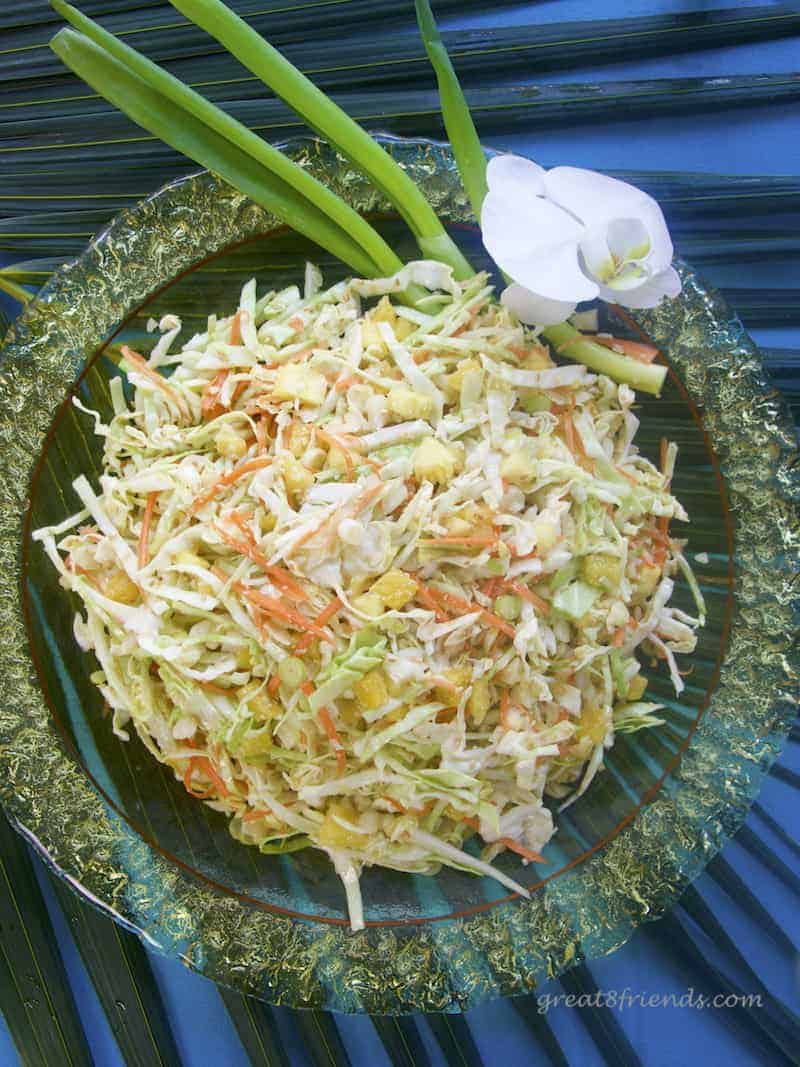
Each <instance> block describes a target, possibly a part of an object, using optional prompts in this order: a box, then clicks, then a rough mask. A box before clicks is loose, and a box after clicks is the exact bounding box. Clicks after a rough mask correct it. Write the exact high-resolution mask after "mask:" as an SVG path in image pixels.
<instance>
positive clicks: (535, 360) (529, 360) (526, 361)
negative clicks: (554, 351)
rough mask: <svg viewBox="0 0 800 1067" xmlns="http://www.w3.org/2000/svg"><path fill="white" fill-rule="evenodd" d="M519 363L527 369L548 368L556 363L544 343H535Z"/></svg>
mask: <svg viewBox="0 0 800 1067" xmlns="http://www.w3.org/2000/svg"><path fill="white" fill-rule="evenodd" d="M519 365H520V367H524V368H525V370H548V369H549V368H550V367H552V366H553V365H554V364H553V361H552V359H551V358H550V353H549V352H548V351H547V349H546V348H544V347H543V346H542V345H534V346H533V347H532V348H529V349H528V350H527V352H526V353H525V355H524V356H523V358H522V359H521V360H520V361H519Z"/></svg>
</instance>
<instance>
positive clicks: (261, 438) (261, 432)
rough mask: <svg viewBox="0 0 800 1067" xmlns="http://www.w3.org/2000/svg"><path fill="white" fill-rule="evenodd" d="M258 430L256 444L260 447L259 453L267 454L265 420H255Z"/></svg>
mask: <svg viewBox="0 0 800 1067" xmlns="http://www.w3.org/2000/svg"><path fill="white" fill-rule="evenodd" d="M254 425H255V430H256V444H257V445H258V451H259V452H266V450H267V425H266V423H265V421H264V418H263V417H262V418H260V419H255V420H254Z"/></svg>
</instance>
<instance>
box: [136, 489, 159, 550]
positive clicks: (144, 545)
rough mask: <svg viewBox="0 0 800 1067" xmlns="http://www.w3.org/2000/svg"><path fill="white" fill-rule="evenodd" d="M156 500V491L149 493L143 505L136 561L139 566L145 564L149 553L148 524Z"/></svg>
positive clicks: (150, 520)
mask: <svg viewBox="0 0 800 1067" xmlns="http://www.w3.org/2000/svg"><path fill="white" fill-rule="evenodd" d="M156 500H158V493H157V492H154V493H149V494H148V496H147V503H146V504H145V506H144V515H143V516H142V529H141V532H140V533H139V559H138V563H139V566H140V567H145V566H147V560H148V558H149V555H150V525H151V523H152V521H153V510H154V508H155V506H156Z"/></svg>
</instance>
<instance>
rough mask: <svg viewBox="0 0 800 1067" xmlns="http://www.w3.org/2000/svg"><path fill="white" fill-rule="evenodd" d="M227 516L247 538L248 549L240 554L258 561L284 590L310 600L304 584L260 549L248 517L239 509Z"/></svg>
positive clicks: (218, 530) (299, 597)
mask: <svg viewBox="0 0 800 1067" xmlns="http://www.w3.org/2000/svg"><path fill="white" fill-rule="evenodd" d="M225 517H226V518H227V519H228V520H229V521H230V522H233V523H235V524H236V525H237V526H238V527H239V529H240V530H241V531H242V533H243V534H244V536H245V538H246V540H247V545H246V547H247V551H241V552H240V555H243V556H247V557H248V558H249V559H252V560H253V562H254V563H258V564H259V566H260V567H261V569H262V570H263V571H264V573H265V574H266V575H267V576H268V577H270V578H271V579H272V580H273V582H274V583H275V585H277V586H278V588H279V589H281V591H282V592H284V593H288V594H289V595H291V596H293V597H294V598H295V599H296V600H301V601H302V600H308V593H307V592H306V591H305V589H303V587H302V585H300V583H299V582H298V581H296V579H295V578H294V576H293V575H291V574H290V573H289V571H287V570H286V569H285V568H284V567H280V566H278V565H277V564H275V563H270V562H269V561H268V559H267V558H266V556H265V555H264V554H263V552H260V551H259V549H258V545H257V544H256V542H255V538H254V537H253V531H252V530H251V529H250V526H249V524H248V522H247V518H246V517H245V516H244V515H242V514H241V512H238V511H229V512H228V514H227V515H226V516H225ZM215 529H216V530H217V532H218V533H219V534H220V536H221V537H224V538H225V539H226V541H227V543H228V544H231V545H232V546H233V547H236V545H235V544H234V541H233V539H230V540H228V536H227V535H226V534H225V533H224V531H223V530H221V529H220V528H219V527H218V526H217V527H215ZM241 548H242V549H244V548H245V546H244V545H242V546H241Z"/></svg>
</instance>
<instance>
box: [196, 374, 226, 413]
mask: <svg viewBox="0 0 800 1067" xmlns="http://www.w3.org/2000/svg"><path fill="white" fill-rule="evenodd" d="M229 373H230V371H227V370H221V371H220V372H219V373H218V374H217V375H216V376H215V377H214V378H212V379H211V381H210V382H209V383H208V385H206V386H205V387H204V389H203V392H202V394H201V398H200V413H201V415H202V416H203V421H204V422H209V421H210V420H211V419H215V418H216V417H217V415H219V414H221V413H222V412H223V411H224V410H225V409H224V408H223V407H222V405H221V404H220V402H219V394H220V392H221V391H222V387H223V385H224V384H225V380H226V379H227V377H228V374H229Z"/></svg>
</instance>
